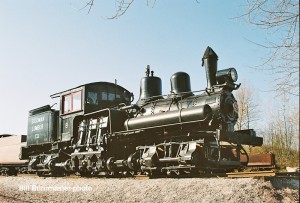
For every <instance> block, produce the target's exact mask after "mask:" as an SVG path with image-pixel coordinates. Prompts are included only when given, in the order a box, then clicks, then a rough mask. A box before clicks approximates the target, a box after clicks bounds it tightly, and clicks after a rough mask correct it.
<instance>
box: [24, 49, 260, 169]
mask: <svg viewBox="0 0 300 203" xmlns="http://www.w3.org/2000/svg"><path fill="white" fill-rule="evenodd" d="M217 61H218V56H217V54H216V53H215V52H214V51H213V50H212V49H211V48H210V47H207V49H206V51H205V53H204V56H203V58H202V66H204V67H205V71H206V77H207V88H205V90H203V91H191V87H190V77H189V75H188V74H187V73H184V72H177V73H175V74H173V75H172V77H171V79H170V82H171V93H170V94H168V95H162V90H161V89H162V88H161V79H160V78H159V77H156V76H154V72H153V71H151V70H150V67H149V66H148V67H147V69H146V76H145V77H143V78H142V79H141V82H140V97H139V99H138V101H137V102H136V103H135V104H132V102H133V94H132V93H131V92H129V91H128V90H127V89H125V88H123V87H121V86H119V85H117V84H115V83H109V82H96V83H89V84H85V85H82V86H78V87H76V88H72V89H69V90H66V91H63V92H59V93H56V94H53V95H51V97H52V98H56V97H59V98H60V110H55V109H53V108H52V107H51V106H50V105H46V106H42V107H40V108H36V109H33V110H31V111H29V119H28V135H27V136H28V137H27V145H26V146H23V147H22V148H21V153H20V159H22V160H29V163H28V170H29V171H34V172H37V173H38V174H70V173H79V174H81V175H115V174H126V173H130V174H136V173H142V174H156V173H163V174H171V173H174V174H181V173H192V172H201V171H215V170H225V171H230V170H234V169H240V168H242V167H243V166H244V165H245V164H247V160H248V159H247V153H246V151H245V150H244V148H243V145H251V146H261V145H262V143H263V139H262V138H261V137H256V133H255V131H254V130H253V129H247V130H239V131H235V130H234V125H235V123H236V121H237V119H238V106H237V102H236V100H235V98H234V96H233V94H232V91H234V90H236V89H238V88H239V86H240V84H239V85H237V84H235V82H236V81H237V78H238V75H237V71H236V70H235V69H234V68H228V69H224V70H217ZM242 156H243V157H246V159H245V158H243V160H244V161H242V159H241V157H242Z"/></svg>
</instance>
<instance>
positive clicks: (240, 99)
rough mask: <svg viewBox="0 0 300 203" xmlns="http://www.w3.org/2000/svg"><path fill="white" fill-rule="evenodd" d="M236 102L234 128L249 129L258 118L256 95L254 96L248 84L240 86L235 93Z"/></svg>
mask: <svg viewBox="0 0 300 203" xmlns="http://www.w3.org/2000/svg"><path fill="white" fill-rule="evenodd" d="M235 97H236V100H237V103H238V107H239V110H238V114H239V118H238V120H237V124H236V129H237V130H242V129H249V128H251V127H253V125H254V124H255V122H256V121H257V120H258V119H259V110H258V104H257V96H256V97H254V94H253V88H251V87H250V86H249V85H247V84H246V85H244V86H241V87H240V88H239V89H238V90H237V91H236V93H235Z"/></svg>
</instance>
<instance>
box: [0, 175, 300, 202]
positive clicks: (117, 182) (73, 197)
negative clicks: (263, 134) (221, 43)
mask: <svg viewBox="0 0 300 203" xmlns="http://www.w3.org/2000/svg"><path fill="white" fill-rule="evenodd" d="M0 188H1V190H0V202H299V194H298V192H299V180H297V179H282V178H281V179H272V180H271V181H262V180H258V179H252V178H237V179H228V178H185V179H168V178H162V179H142V180H138V179H131V178H127V179H125V178H124V179H116V178H110V179H108V178H55V177H48V178H42V177H21V176H18V177H3V176H2V177H0Z"/></svg>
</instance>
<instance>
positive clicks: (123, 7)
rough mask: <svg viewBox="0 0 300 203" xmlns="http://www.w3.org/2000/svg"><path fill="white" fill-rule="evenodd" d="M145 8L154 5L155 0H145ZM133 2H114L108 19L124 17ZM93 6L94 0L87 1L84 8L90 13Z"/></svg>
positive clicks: (116, 0)
mask: <svg viewBox="0 0 300 203" xmlns="http://www.w3.org/2000/svg"><path fill="white" fill-rule="evenodd" d="M145 1H146V4H147V6H149V5H152V6H154V4H155V3H156V0H145ZM133 2H134V0H115V8H116V11H115V13H114V14H113V15H112V16H111V17H109V18H108V19H117V18H119V17H121V16H122V15H124V14H125V13H126V11H127V10H128V9H129V7H130V6H131V4H132V3H133ZM94 4H95V0H87V2H86V6H85V7H84V8H88V9H89V10H88V13H89V12H90V11H91V9H92V7H93V5H94Z"/></svg>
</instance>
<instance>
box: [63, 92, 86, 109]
mask: <svg viewBox="0 0 300 203" xmlns="http://www.w3.org/2000/svg"><path fill="white" fill-rule="evenodd" d="M81 109H82V105H81V91H78V92H74V93H71V94H68V95H65V96H63V113H64V114H65V113H71V112H74V111H79V110H81Z"/></svg>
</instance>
